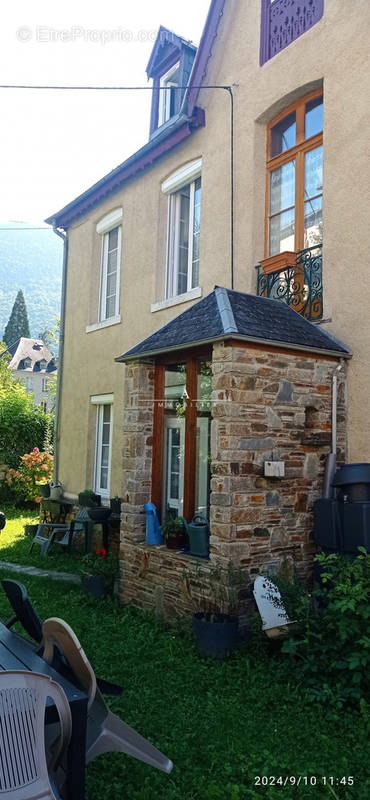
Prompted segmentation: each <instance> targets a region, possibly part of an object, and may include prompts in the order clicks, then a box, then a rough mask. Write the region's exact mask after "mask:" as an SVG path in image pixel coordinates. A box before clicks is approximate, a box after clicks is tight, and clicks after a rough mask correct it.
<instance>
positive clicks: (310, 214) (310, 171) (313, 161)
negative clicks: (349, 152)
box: [304, 145, 323, 247]
mask: <svg viewBox="0 0 370 800" xmlns="http://www.w3.org/2000/svg"><path fill="white" fill-rule="evenodd" d="M322 191H323V147H322V145H321V147H316V148H315V149H314V150H309V152H308V153H306V155H305V175H304V200H305V202H304V246H305V247H314V246H315V245H316V244H321V243H322Z"/></svg>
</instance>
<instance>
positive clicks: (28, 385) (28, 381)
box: [25, 376, 33, 394]
mask: <svg viewBox="0 0 370 800" xmlns="http://www.w3.org/2000/svg"><path fill="white" fill-rule="evenodd" d="M25 386H26V392H27V394H30V393H31V392H33V379H32V378H31V376H27V377H26V378H25Z"/></svg>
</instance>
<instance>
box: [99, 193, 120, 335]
mask: <svg viewBox="0 0 370 800" xmlns="http://www.w3.org/2000/svg"><path fill="white" fill-rule="evenodd" d="M122 217H123V212H122V208H116V209H115V210H114V211H111V212H110V213H109V214H106V216H105V217H103V219H101V220H100V221H99V222H98V224H97V226H96V232H97V233H98V234H99V235H100V236H101V237H102V246H101V268H100V290H99V324H100V323H104V322H106V323H107V324H109V322H110V321H117V319H118V318H119V304H120V284H121V250H122ZM115 228H118V236H117V282H116V298H115V308H114V313H113V314H112V315H111V316H110V317H107V316H106V302H107V271H108V242H109V233H110V232H111V231H113V230H114V229H115Z"/></svg>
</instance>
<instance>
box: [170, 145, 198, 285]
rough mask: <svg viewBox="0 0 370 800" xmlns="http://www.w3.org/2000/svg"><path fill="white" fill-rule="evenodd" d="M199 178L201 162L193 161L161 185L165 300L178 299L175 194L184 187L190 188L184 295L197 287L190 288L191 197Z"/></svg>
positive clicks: (178, 201) (178, 200)
mask: <svg viewBox="0 0 370 800" xmlns="http://www.w3.org/2000/svg"><path fill="white" fill-rule="evenodd" d="M201 175H202V159H201V158H197V159H196V160H195V161H191V162H190V163H188V164H185V165H184V166H182V167H180V169H178V170H176V172H174V173H173V174H172V175H170V176H169V177H168V178H166V180H165V181H163V183H162V192H164V194H167V195H168V219H167V263H166V287H165V296H166V300H169V299H171V298H174V297H178V296H179V295H178V293H177V289H178V274H179V255H180V254H179V235H180V213H181V195H180V194H178V192H179V190H180V189H182V188H184V187H185V186H190V205H189V247H188V272H187V287H186V292H190V291H192V290H193V289H197V288H198V287H196V286H192V279H193V274H192V273H193V243H194V242H193V233H194V231H193V228H194V197H195V182H196V181H197V180H198V178H201Z"/></svg>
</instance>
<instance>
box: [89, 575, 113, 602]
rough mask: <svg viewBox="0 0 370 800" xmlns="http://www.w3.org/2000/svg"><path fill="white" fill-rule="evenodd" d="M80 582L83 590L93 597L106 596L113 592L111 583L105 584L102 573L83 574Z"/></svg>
mask: <svg viewBox="0 0 370 800" xmlns="http://www.w3.org/2000/svg"><path fill="white" fill-rule="evenodd" d="M81 584H82V588H83V590H84V592H86V594H91V595H92V596H93V597H95V599H98V598H99V597H106V596H107V595H108V594H112V592H113V583H112V584H109V585H108V586H107V585H106V583H105V582H104V578H103V576H102V575H85V576H83V577H82V580H81Z"/></svg>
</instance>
